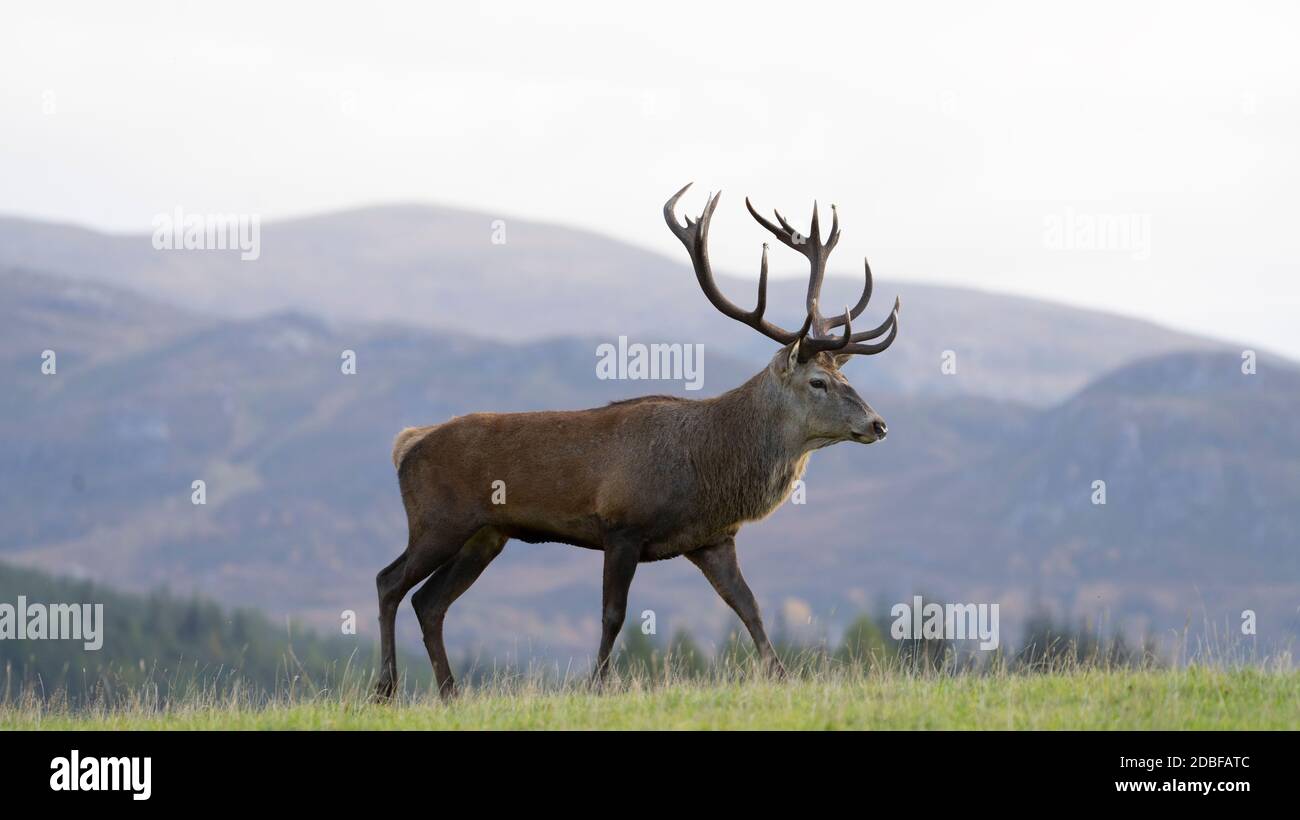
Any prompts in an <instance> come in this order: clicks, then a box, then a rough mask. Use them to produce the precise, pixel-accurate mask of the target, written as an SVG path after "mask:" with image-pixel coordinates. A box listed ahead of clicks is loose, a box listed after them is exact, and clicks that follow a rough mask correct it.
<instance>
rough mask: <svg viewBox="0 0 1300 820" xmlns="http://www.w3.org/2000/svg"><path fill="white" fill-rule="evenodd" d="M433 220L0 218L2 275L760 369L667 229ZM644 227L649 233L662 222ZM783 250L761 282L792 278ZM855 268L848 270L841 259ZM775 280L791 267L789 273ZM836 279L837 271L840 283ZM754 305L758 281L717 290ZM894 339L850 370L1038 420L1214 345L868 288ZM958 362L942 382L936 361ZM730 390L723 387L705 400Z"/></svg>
mask: <svg viewBox="0 0 1300 820" xmlns="http://www.w3.org/2000/svg"><path fill="white" fill-rule="evenodd" d="M497 218H498V217H497V216H494V215H491V214H486V213H475V212H471V211H462V210H454V209H449V208H438V207H429V206H415V205H404V206H387V207H375V208H366V209H361V210H355V211H348V212H344V213H335V214H328V215H324V216H314V217H307V218H302V219H295V220H288V221H284V222H276V223H269V224H266V225H264V226H262V228H261V232H260V243H259V245H260V248H259V249H260V256H259V258H258V259H256V260H255V261H247V262H245V261H241V259H240V253H239V252H238V251H217V250H212V251H194V250H191V251H167V250H154V248H153V245H152V241H151V237H150V236H148V235H138V236H108V235H104V234H100V233H96V232H94V231H90V230H86V229H83V228H78V227H74V226H68V225H52V224H47V223H40V222H33V221H29V220H22V219H15V218H0V269H4V268H6V267H24V268H31V269H36V270H42V271H47V272H51V273H58V274H63V275H67V276H72V277H77V278H81V279H88V280H92V281H94V282H99V283H103V284H108V285H113V286H117V287H122V288H127V289H129V290H132V291H134V292H137V293H141V294H144V295H147V296H149V297H151V298H155V299H159V300H162V301H165V302H168V303H170V304H174V305H177V306H180V307H183V308H186V309H189V310H193V311H198V312H201V313H205V314H209V315H212V316H219V317H224V318H252V317H257V316H265V315H269V314H271V313H275V312H283V311H293V312H301V313H306V314H310V315H316V316H321V317H325V318H328V319H332V320H335V321H343V322H351V323H357V322H360V323H367V322H392V323H399V324H405V325H409V326H412V327H416V328H421V329H425V330H434V331H438V332H455V333H464V334H470V335H473V336H485V337H489V338H496V339H502V340H505V341H511V342H515V343H518V344H527V343H530V342H532V341H534V340H537V339H543V338H551V337H557V336H563V337H582V338H595V339H600V340H602V341H613V340H614V339H615V338H616V337H617V336H619V335H626V336H629V337H631V338H633V340H636V341H643V342H680V343H696V344H704V345H705V347H706V350H708V351H719V352H720V353H722V354H723V355H724V356H726V357H732V358H736V359H739V360H741V361H745V362H747V363H749V364H750V365H751V366H753V367H757V366H758V365H759V364H761V363H762V362H764V361H766V359H767V357H769V356H770V355H771V349H772V344H771V342H770V341H769V340H767V339H766V338H763V337H762V336H760V335H759V334H757V333H755V332H754V331H752V330H750V329H749V328H747V327H744V326H742V325H740V324H738V323H736V322H733V321H731V320H728V319H725V318H724V317H722V316H720V315H719V314H718V313H717V312H716V311H715V310H714V308H713V307H712V306H711V305H709V303H708V302H707V301H706V300H705V298H704V296H703V295H702V294H701V293H700V289H699V286H698V285H697V283H696V281H695V276H694V274H693V273H692V272H691V269H690V268H689V267H688V266H687V265H686V257H685V252H684V251H683V250H682V249H681V247H680V246H679V245H678V244H677V242H676V240H675V239H673V238H672V236H671V234H670V233H669V232H668V230H667V228H666V227H665V229H664V231H663V242H662V246H661V247H662V249H663V254H659V253H653V252H651V251H647V250H643V249H640V248H636V247H632V246H630V245H627V244H624V243H620V242H617V241H614V240H611V239H609V238H607V237H603V236H600V235H598V234H594V233H591V232H589V231H582V230H575V229H572V228H565V227H560V226H556V225H548V224H542V223H536V222H530V221H528V220H523V219H515V218H506V219H504V220H503V222H504V226H505V233H504V237H501V236H499V235H498V236H496V237H495V238H497V239H502V238H503V239H504V243H503V244H497V243H495V242H494V241H493V240H494V230H495V227H494V226H495V220H497ZM650 218H655V219H657V218H658V216H657V214H653V213H652V215H651V216H650ZM792 256H793V255H792V254H790V253H789V252H788V251H785V250H784V249H777V250H776V251H774V253H773V270H774V271H781V270H791V271H802V270H804V267H803V265H804V263H803V261H802V260H798V261H797V262H796V261H795V258H792ZM842 264H845V265H852V264H855V261H849V260H847V259H846V260H842ZM786 266H788V267H786ZM846 270H847V269H846ZM834 274H835V271H834V270H832V271H831V275H830V276H829V277H828V280H827V283H826V286H825V288H824V293H823V303H824V304H827V305H841V304H847V303H852V302H855V301H856V299H857V296H858V294H859V293H860V291H861V278H860V277H861V274H860V273H853V274H852V275H851V276H839V277H837V276H835V275H834ZM718 281H719V285H720V287H721V288H722V289H723V291H724V292H725V293H727V294H729V295H730V297H731V299H732V300H733V301H735V302H737V303H738V304H741V305H746V306H748V305H751V304H752V303H753V300H754V298H755V294H756V281H757V272H756V271H751V270H748V269H746V271H745V274H744V276H743V277H728V276H722V275H720V276H719V277H718ZM804 281H805V280H804V279H803V278H802V277H801V278H800V279H798V280H791V279H773V280H772V282H771V284H770V293H769V298H768V304H769V306H770V307H769V314H770V315H771V317H772V318H773V319H774V320H775V321H777V322H778V323H781V324H784V325H785V326H787V327H797V326H798V325H799V324H800V323H801V322H802V320H803V316H802V315H801V314H800V313H799V311H801V310H802V307H803V304H804V287H805V284H804ZM896 294H897V295H899V296H901V298H902V303H903V310H902V314H901V329H900V333H899V338H898V341H897V343H896V344H895V345H894V346H893V347H892V348H891V349H890V352H889V355H888V356H880V357H876V358H873V359H872V360H871V362H870V364H869V365H867V364H863V365H858V366H857V367H860V368H861V369H862V371H863V372H864V373H869V374H870V375H869V379H870V382H871V384H873V385H874V386H875V387H876V388H877V389H887V390H890V391H900V392H907V393H936V394H941V395H952V394H955V393H964V394H975V395H981V396H987V397H990V398H995V399H998V400H1012V401H1018V402H1025V403H1029V404H1035V405H1039V406H1045V405H1048V404H1051V403H1054V402H1057V401H1060V400H1063V399H1064V398H1066V397H1067V396H1068V395H1070V394H1071V393H1073V392H1075V391H1077V390H1079V389H1080V388H1082V387H1083V386H1084V385H1085V384H1086V383H1087V382H1089V381H1090V380H1092V379H1094V378H1097V377H1098V376H1100V375H1101V374H1103V373H1105V372H1106V371H1108V370H1110V369H1112V368H1114V367H1117V366H1119V365H1121V364H1123V363H1125V362H1128V361H1132V360H1133V359H1135V358H1139V357H1141V356H1149V355H1156V354H1159V353H1164V352H1171V351H1175V350H1187V349H1212V348H1218V349H1222V346H1220V345H1213V344H1212V343H1210V342H1208V341H1206V340H1203V339H1199V338H1196V337H1192V336H1188V335H1185V334H1180V333H1176V332H1173V331H1170V330H1166V329H1163V328H1159V327H1156V326H1154V325H1151V324H1148V323H1145V322H1140V321H1136V320H1133V319H1126V318H1121V317H1117V316H1113V315H1110V314H1105V313H1099V312H1095V311H1085V310H1078V309H1074V308H1066V307H1062V306H1060V305H1054V304H1051V303H1047V302H1041V301H1036V300H1032V299H1024V298H1019V297H1014V296H1006V295H1001V294H993V293H985V292H980V291H974V290H965V289H960V288H951V287H939V286H933V285H921V284H913V283H902V282H893V281H889V280H888V279H885V280H883V281H877V282H876V287H875V297H874V302H875V304H874V305H873V306H872V307H871V308H870V309H869V310H868V312H867V314H866V316H865V317H864V318H863V326H864V327H865V326H874V325H875V324H876V323H877V322H879V321H880V320H881V319H883V318H884V316H885V315H886V311H888V309H889V307H890V306H891V305H892V302H893V298H894V296H895V295H896ZM945 351H952V352H953V353H955V354H956V362H957V369H956V373H955V374H945V373H943V372H941V370H940V363H941V361H942V357H943V356H944V354H945ZM728 386H729V385H725V384H718V385H715V386H714V389H723V388H725V387H728Z"/></svg>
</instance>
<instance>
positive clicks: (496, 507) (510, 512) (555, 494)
mask: <svg viewBox="0 0 1300 820" xmlns="http://www.w3.org/2000/svg"><path fill="white" fill-rule="evenodd" d="M766 381H767V379H766V373H763V374H759V375H758V376H755V377H754V378H753V379H751V380H750V381H749V382H747V383H746V384H745V385H742V386H741V387H739V388H737V389H735V390H732V391H730V392H728V393H725V394H723V395H721V396H718V397H717V398H713V399H705V400H702V401H693V400H689V399H679V398H675V397H672V396H649V397H645V398H641V399H632V400H630V401H622V402H615V403H613V404H610V405H608V406H606V407H601V408H597V409H593V410H580V411H568V412H538V413H501V414H496V413H476V414H473V415H468V416H462V417H459V418H455V419H452V420H451V421H448V422H447V423H445V424H442V425H438V426H436V427H430V428H417V430H415V431H414V432H412V433H409V434H407V433H404V434H403V435H404V436H405V437H399V439H398V442H397V446H396V447H395V453H394V456H395V460H397V459H398V457H400V463H399V465H398V476H399V482H400V484H401V486H402V496H403V501H404V503H405V505H406V508H407V511H408V518H409V519H410V520H409V521H408V524H409V525H410V526H412V527H419V526H421V525H422V524H423V522H425V521H428V520H436V519H437V518H438V516H439V514H440V513H439V511H440V510H447V509H455V510H458V511H461V512H462V514H464V515H466V516H467V517H470V518H472V519H474V520H475V521H477V522H479V523H480V526H482V527H492V528H495V529H497V530H499V531H500V532H501V533H503V534H505V535H506V536H507V537H510V538H516V539H518V540H521V541H528V542H540V541H554V542H559V543H565V544H572V545H574V546H579V547H587V548H589V549H604V544H605V539H606V536H607V534H608V533H610V532H617V531H636V532H637V533H638V534H639V536H640V537H641V538H642V539H643V540H644V541H645V551H644V553H643V559H642V560H659V559H662V558H671V557H673V556H676V555H680V554H682V553H684V552H688V551H690V550H691V549H693V548H696V547H699V546H701V545H703V544H709V543H715V542H716V541H717V540H718V539H720V538H722V537H725V536H731V535H734V534H735V533H736V531H737V530H738V529H739V528H740V525H741V524H743V523H745V522H747V521H756V520H758V519H761V518H763V517H765V516H767V515H768V514H769V513H771V512H772V511H773V510H775V509H776V508H777V507H778V506H780V504H781V503H782V502H783V501H784V500H785V498H786V497H787V496H788V495H789V493H790V490H791V488H792V486H793V484H794V482H795V480H796V479H798V478H799V477H801V476H802V475H803V471H804V467H805V465H806V464H807V460H808V453H809V451H810V449H809V444H808V442H805V441H804V440H802V439H801V438H800V437H799V436H798V435H797V431H794V430H787V429H782V426H781V425H780V421H779V418H780V415H779V414H780V408H779V407H773V406H771V398H770V397H768V396H767V395H765V394H766V393H767V392H768V391H766V390H765V382H766ZM411 437H414V438H415V439H416V440H415V441H413V442H412V441H411V440H410V438H411ZM497 481H500V482H502V484H501V485H500V488H501V490H502V493H500V494H498V495H496V497H495V499H494V497H493V493H492V492H491V489H492V488H493V487H494V486H496V485H494V482H497ZM498 500H499V501H501V503H496V502H497V501H498Z"/></svg>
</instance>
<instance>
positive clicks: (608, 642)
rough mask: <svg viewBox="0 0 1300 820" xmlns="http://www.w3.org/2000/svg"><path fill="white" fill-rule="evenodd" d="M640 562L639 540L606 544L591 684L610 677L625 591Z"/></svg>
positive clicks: (621, 620)
mask: <svg viewBox="0 0 1300 820" xmlns="http://www.w3.org/2000/svg"><path fill="white" fill-rule="evenodd" d="M640 560H641V542H640V540H639V539H630V538H612V539H610V541H609V543H607V544H606V545H605V572H604V582H603V583H602V585H601V613H600V626H601V635H600V651H599V652H597V653H596V670H595V672H594V673H593V674H592V682H593V683H597V684H599V683H602V682H603V681H604V680H605V677H606V675H608V674H609V655H610V653H611V652H612V651H613V650H614V641H615V639H617V638H618V631H619V630H620V629H622V628H623V618H624V617H625V616H626V615H627V591H628V588H629V587H631V586H632V576H633V575H635V574H636V565H637V562H638V561H640Z"/></svg>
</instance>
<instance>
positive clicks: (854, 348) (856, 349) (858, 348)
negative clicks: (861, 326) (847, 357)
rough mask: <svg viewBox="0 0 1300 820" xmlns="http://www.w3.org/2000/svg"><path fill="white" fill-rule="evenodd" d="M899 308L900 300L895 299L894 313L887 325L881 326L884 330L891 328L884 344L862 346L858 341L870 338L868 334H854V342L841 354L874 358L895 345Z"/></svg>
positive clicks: (886, 321)
mask: <svg viewBox="0 0 1300 820" xmlns="http://www.w3.org/2000/svg"><path fill="white" fill-rule="evenodd" d="M899 306H900V305H899V300H898V299H895V300H894V311H893V313H890V314H889V318H888V319H886V320H885V324H884V325H881V328H884V327H888V328H889V335H888V336H886V337H885V340H884V341H883V342H877V343H876V344H862V343H860V342H859V341H858V339H859V338H868V337H867V334H866V333H855V334H854V337H855V338H854V340H853V342H852V343H850V344H848V345H846V346H845V347H844V349H843V350H842V351H840V352H841V353H856V354H860V355H864V356H874V355H875V354H877V353H880V352H881V351H883V350H885V349H886V348H888V347H889V346H890V345H891V344H893V343H894V338H895V337H897V336H898V309H899ZM877 330H880V328H877ZM868 332H870V333H874V332H876V331H868Z"/></svg>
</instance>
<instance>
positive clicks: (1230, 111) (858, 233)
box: [0, 0, 1300, 357]
mask: <svg viewBox="0 0 1300 820" xmlns="http://www.w3.org/2000/svg"><path fill="white" fill-rule="evenodd" d="M555 5H556V4H551V3H519V4H516V3H509V2H501V1H500V0H493V2H491V3H484V4H470V3H460V4H440V3H412V4H410V5H405V6H398V5H390V4H388V3H383V2H370V3H366V4H362V5H358V4H355V3H352V4H340V5H338V6H336V7H335V6H329V5H328V4H323V3H302V4H300V5H299V4H292V5H291V4H288V3H266V2H261V3H238V2H222V3H194V4H186V3H178V2H167V3H157V4H128V5H123V4H114V3H96V2H90V3H84V4H66V5H65V4H60V3H51V2H41V3H23V4H10V5H8V6H7V7H6V8H5V9H4V11H3V12H2V13H0V77H2V78H3V79H2V80H0V212H5V213H9V214H17V215H24V216H32V217H41V218H50V219H57V220H61V221H70V222H76V223H81V224H85V225H89V226H93V227H97V228H102V229H109V230H114V231H127V230H129V231H139V232H146V231H148V229H149V222H150V220H151V218H152V217H153V215H154V214H156V213H159V212H163V211H170V210H171V209H172V208H173V207H174V206H177V205H180V206H182V207H183V208H185V209H186V210H187V211H190V212H222V213H231V212H239V213H259V214H261V215H262V216H263V218H264V219H273V218H276V217H283V216H289V215H298V214H303V213H313V212H320V211H325V210H332V209H339V208H346V207H351V206H356V205H360V204H372V203H379V202H389V201H423V202H437V203H444V204H450V205H459V206H467V207H473V208H478V209H482V210H485V211H488V212H490V213H492V214H501V215H516V216H521V217H529V218H537V219H549V220H553V221H558V222H562V223H566V224H572V225H578V226H583V227H588V228H593V229H596V230H599V231H602V232H606V233H609V234H611V235H613V236H616V237H619V238H621V239H625V240H628V241H631V242H635V243H637V244H640V245H642V246H645V247H650V248H654V249H657V250H661V251H664V252H666V253H670V254H674V255H677V256H679V257H680V255H681V249H680V246H678V245H677V244H676V241H675V240H674V239H673V238H672V236H671V235H670V234H669V233H668V231H667V229H666V228H665V227H664V225H663V223H662V221H661V218H660V216H659V207H660V205H661V204H662V202H663V200H664V199H666V198H667V197H668V196H669V195H670V194H671V193H672V192H673V191H674V190H676V189H677V188H678V187H679V186H680V185H681V184H682V183H684V182H686V181H689V180H695V181H696V183H697V187H698V188H699V189H700V190H698V191H696V192H694V196H693V197H692V198H690V199H689V200H688V203H687V207H688V209H690V210H692V211H694V210H698V208H699V207H700V205H701V204H702V201H703V195H704V193H705V191H706V190H708V189H717V188H722V189H723V190H725V191H726V195H724V197H723V200H722V206H721V209H720V212H719V216H718V218H717V219H716V220H715V227H714V231H713V245H714V248H715V250H714V257H715V264H717V265H718V266H719V267H722V268H725V269H730V270H733V271H736V272H740V273H745V274H748V275H751V276H752V275H754V273H755V271H756V268H757V259H758V245H759V242H760V241H761V240H762V234H761V232H760V229H759V228H758V227H757V226H756V225H754V224H752V222H751V221H750V220H749V217H748V216H747V215H745V214H744V210H743V197H744V196H745V195H746V194H749V195H751V196H753V197H754V198H755V200H756V203H757V204H759V205H760V206H761V207H763V208H765V209H770V208H771V207H773V206H776V207H780V208H781V209H782V210H783V212H784V213H786V214H787V215H788V216H790V218H791V219H793V220H795V222H796V224H806V220H807V217H808V213H809V210H810V205H811V200H812V199H813V198H814V197H816V198H818V199H819V200H820V201H821V202H822V203H823V205H826V204H828V203H829V202H832V201H834V202H837V203H839V205H840V211H841V219H842V222H843V228H844V240H843V242H842V243H841V245H840V250H839V251H838V252H837V261H838V267H839V268H840V269H841V270H844V271H854V270H857V269H858V267H859V265H860V261H859V257H860V256H861V255H862V254H863V253H869V254H870V257H871V260H872V266H873V268H874V269H875V271H876V273H877V274H878V275H879V276H881V277H884V278H908V279H917V280H930V281H942V282H951V283H958V284H963V285H969V286H974V287H982V288H988V289H994V290H1003V291H1012V292H1016V293H1024V294H1030V295H1036V296H1042V297H1045V298H1050V299H1055V300H1060V301H1065V302H1069V303H1073V304H1082V305H1089V306H1098V307H1104V308H1108V309H1112V310H1117V311H1120V312H1124V313H1128V314H1133V315H1139V316H1143V317H1146V318H1150V319H1153V320H1156V321H1159V322H1162V323H1165V324H1170V325H1174V326H1178V327H1184V328H1192V329H1199V330H1201V331H1203V332H1206V333H1209V334H1211V335H1217V336H1223V337H1227V338H1234V339H1243V340H1246V341H1248V342H1250V343H1252V344H1256V345H1262V346H1265V347H1272V348H1275V349H1278V350H1281V351H1285V352H1287V353H1289V354H1290V355H1292V356H1296V357H1300V321H1297V313H1298V312H1300V311H1298V310H1297V308H1300V240H1298V239H1297V236H1298V233H1297V231H1296V229H1295V226H1296V224H1297V221H1298V218H1300V205H1298V204H1297V191H1300V161H1298V160H1297V148H1296V146H1297V145H1300V97H1298V95H1297V87H1298V86H1300V48H1297V46H1296V43H1297V40H1300V37H1298V36H1297V35H1300V25H1298V22H1300V11H1298V9H1300V6H1297V4H1294V3H1277V4H1264V3H1259V4H1245V3H1234V4H1228V3H1221V4H1218V5H1216V6H1204V7H1202V6H1197V5H1195V4H1191V3H1170V4H1168V5H1157V4H1148V3H1140V4H1139V3H1131V2H1121V3H1114V4H1111V3H1098V2H1087V3H1071V4H1055V3H1054V4H1045V3H1033V2H1030V3H1023V4H1022V3H999V4H973V3H952V4H932V3H926V4H905V3H889V4H883V3H881V4H863V3H853V4H844V5H843V6H829V5H826V6H823V5H819V4H814V3H804V2H799V3H787V4H781V5H772V6H762V5H760V4H757V3H745V4H743V6H742V5H741V4H739V3H735V2H731V3H725V4H716V5H717V6H720V7H718V8H715V7H714V5H711V4H705V3H700V2H695V3H683V4H675V3H666V2H658V3H653V4H645V3H643V4H637V5H635V6H633V5H629V4H614V3H599V4H590V5H582V6H578V5H572V6H569V7H567V8H566V10H565V11H563V12H561V11H558V10H556V8H555ZM476 6H477V7H476ZM986 6H990V7H991V8H986ZM1049 6H1050V7H1049ZM742 9H743V10H742ZM51 106H52V112H50V113H47V109H49V108H50V107H51ZM1130 216H1132V218H1133V219H1135V220H1136V221H1134V222H1132V223H1130V224H1132V225H1134V226H1136V227H1137V228H1138V229H1139V231H1141V230H1142V228H1143V226H1149V236H1146V238H1147V239H1149V245H1148V244H1147V242H1146V241H1144V239H1143V234H1141V233H1139V235H1138V236H1137V237H1136V238H1135V239H1133V240H1131V241H1130V240H1126V239H1125V238H1124V237H1117V238H1116V239H1117V241H1116V242H1115V243H1113V245H1115V246H1113V247H1111V248H1109V249H1100V250H1081V249H1070V248H1067V247H1053V246H1052V243H1053V241H1054V236H1053V235H1051V234H1049V232H1048V226H1049V224H1051V223H1050V220H1052V219H1058V220H1060V222H1059V223H1057V224H1060V225H1061V226H1073V227H1074V228H1078V229H1086V228H1087V227H1088V226H1089V225H1090V224H1092V221H1093V220H1095V219H1098V218H1102V217H1105V218H1122V219H1128V218H1129V217H1130ZM1061 244H1064V240H1062V241H1061ZM1146 248H1149V257H1148V258H1134V257H1135V256H1137V257H1146V254H1145V253H1143V250H1144V249H1146ZM774 262H775V263H776V265H777V271H778V272H788V273H794V272H795V271H797V270H799V266H798V264H797V260H796V259H795V258H791V255H790V254H789V253H788V252H785V253H779V254H778V255H777V256H775V257H774ZM833 266H834V265H833ZM736 298H738V299H743V298H744V296H743V295H737V297H736Z"/></svg>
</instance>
